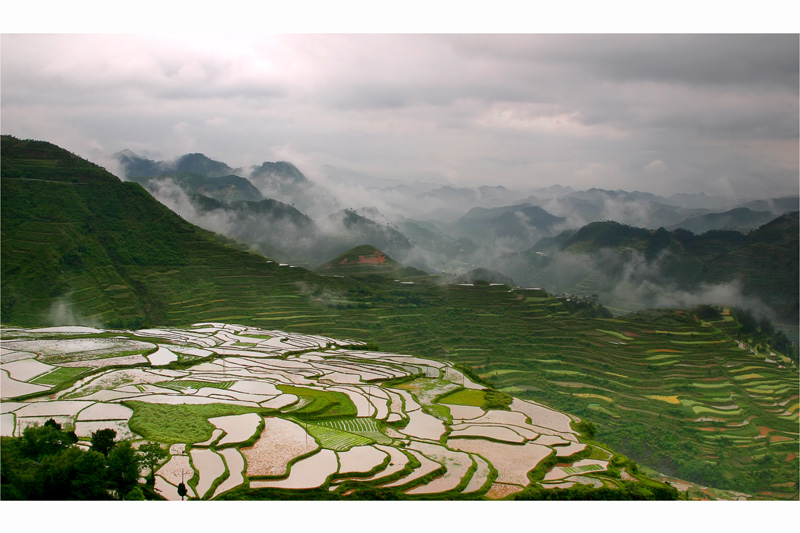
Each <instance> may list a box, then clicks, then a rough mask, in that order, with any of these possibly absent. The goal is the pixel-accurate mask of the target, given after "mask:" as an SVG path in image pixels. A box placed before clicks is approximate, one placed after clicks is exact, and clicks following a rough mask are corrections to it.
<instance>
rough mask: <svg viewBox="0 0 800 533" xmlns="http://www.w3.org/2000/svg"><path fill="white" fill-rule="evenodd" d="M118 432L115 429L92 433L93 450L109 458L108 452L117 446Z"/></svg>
mask: <svg viewBox="0 0 800 533" xmlns="http://www.w3.org/2000/svg"><path fill="white" fill-rule="evenodd" d="M115 438H117V432H116V431H114V430H113V429H99V430H97V431H95V432H93V433H92V450H94V451H96V452H100V453H102V454H103V455H104V456H106V457H108V452H110V451H111V449H112V448H113V447H114V445H115V444H116V443H115V442H114V439H115Z"/></svg>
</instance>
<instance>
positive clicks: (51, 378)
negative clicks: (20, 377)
mask: <svg viewBox="0 0 800 533" xmlns="http://www.w3.org/2000/svg"><path fill="white" fill-rule="evenodd" d="M86 371H87V370H86V368H84V367H68V366H61V367H58V368H56V369H55V370H53V371H52V372H48V373H47V374H45V375H43V376H39V377H37V378H35V379H33V380H31V383H36V384H39V385H56V386H57V385H60V384H62V383H66V382H68V381H72V380H73V379H75V377H76V376H78V375H80V374H81V373H83V372H86Z"/></svg>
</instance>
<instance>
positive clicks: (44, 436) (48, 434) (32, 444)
mask: <svg viewBox="0 0 800 533" xmlns="http://www.w3.org/2000/svg"><path fill="white" fill-rule="evenodd" d="M48 422H49V421H48ZM54 425H55V426H57V425H58V424H55V422H54V423H53V424H50V425H48V424H45V425H44V426H41V427H40V426H37V425H32V426H28V427H26V428H25V430H24V431H23V432H22V438H23V440H24V443H23V446H22V448H23V453H24V454H25V455H26V456H27V457H30V458H31V459H37V458H39V457H42V456H45V455H55V454H57V453H58V452H59V451H61V450H63V449H65V448H67V447H68V446H69V445H70V444H71V439H70V438H68V437H67V436H66V435H65V434H64V433H62V432H61V429H56V428H55V427H53V426H54Z"/></svg>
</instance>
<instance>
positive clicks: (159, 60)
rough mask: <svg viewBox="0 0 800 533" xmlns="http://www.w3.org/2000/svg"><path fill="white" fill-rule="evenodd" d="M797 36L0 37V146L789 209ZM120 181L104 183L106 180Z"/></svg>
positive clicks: (794, 178)
mask: <svg viewBox="0 0 800 533" xmlns="http://www.w3.org/2000/svg"><path fill="white" fill-rule="evenodd" d="M799 43H800V41H799V40H798V35H773V34H767V35H757V34H741V35H696V34H686V35H680V34H677V35H675V34H673V35H630V34H625V35H613V34H610V35H580V34H578V35H552V34H551V35H543V34H538V35H534V34H513V35H503V34H499V35H489V34H448V35H435V34H426V35H397V34H393V35H364V34H356V35H347V34H336V35H322V34H307V35H276V34H269V35H255V34H244V35H220V34H207V35H177V36H167V35H165V34H161V35H81V34H75V35H52V34H36V35H25V34H18V35H17V34H14V35H11V34H3V35H2V63H1V64H2V78H1V80H2V117H3V121H2V132H3V133H4V134H10V135H14V136H17V137H22V138H35V139H40V140H45V141H49V142H52V143H55V144H58V145H59V146H62V147H64V148H66V149H68V150H70V151H72V152H74V153H76V154H77V155H79V156H82V157H86V158H87V159H90V160H92V161H94V162H96V163H98V164H101V165H104V166H110V164H111V161H110V156H111V154H113V153H115V152H118V151H121V150H124V149H129V150H132V151H134V152H135V153H138V154H140V155H144V156H147V157H149V158H151V159H157V160H158V159H163V160H167V159H172V158H175V157H178V156H180V155H183V154H186V153H195V152H200V153H203V154H205V155H207V156H208V157H210V158H212V159H215V160H218V161H223V162H225V163H227V164H229V165H230V166H232V167H240V166H250V165H257V164H260V163H262V162H264V161H276V160H285V161H289V162H291V163H293V164H295V165H296V166H297V167H298V168H299V169H300V170H301V171H302V172H303V173H305V174H306V175H307V176H308V177H309V178H311V179H312V180H313V179H321V180H325V179H327V178H330V176H329V173H330V172H331V170H330V169H331V168H332V167H335V168H339V169H346V171H347V172H354V173H358V174H361V175H365V176H370V177H373V178H375V179H376V180H394V181H400V182H407V183H411V182H414V181H415V180H420V181H430V182H435V183H441V184H449V185H452V186H456V187H473V186H479V185H503V186H505V187H508V188H511V189H522V190H525V189H532V188H543V187H548V186H551V185H555V184H559V185H564V186H569V187H572V188H573V189H576V190H583V189H589V188H593V187H597V188H602V189H612V190H614V189H625V190H629V191H633V190H639V191H644V192H651V193H654V194H660V195H664V196H669V195H671V194H673V193H696V192H705V193H707V194H709V195H720V196H725V197H732V198H756V197H759V198H765V197H775V196H784V195H796V194H798V188H799V186H798V113H799V111H798V99H799V98H798V45H799ZM110 170H111V169H110Z"/></svg>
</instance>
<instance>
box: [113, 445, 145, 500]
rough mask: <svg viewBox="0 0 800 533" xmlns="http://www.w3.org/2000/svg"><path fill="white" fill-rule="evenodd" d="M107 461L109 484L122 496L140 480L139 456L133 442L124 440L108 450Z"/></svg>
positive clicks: (119, 496) (118, 495)
mask: <svg viewBox="0 0 800 533" xmlns="http://www.w3.org/2000/svg"><path fill="white" fill-rule="evenodd" d="M106 462H107V464H108V481H109V485H110V487H111V488H112V489H113V490H115V491H116V492H117V497H118V498H122V495H124V494H127V493H128V492H130V490H131V489H132V488H133V487H135V486H136V484H137V483H138V482H139V456H138V455H137V454H136V450H134V449H133V446H132V445H131V443H130V442H129V441H127V440H124V441H121V442H119V443H117V445H116V446H114V447H113V448H112V449H111V451H110V452H108V458H107V461H106Z"/></svg>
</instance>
